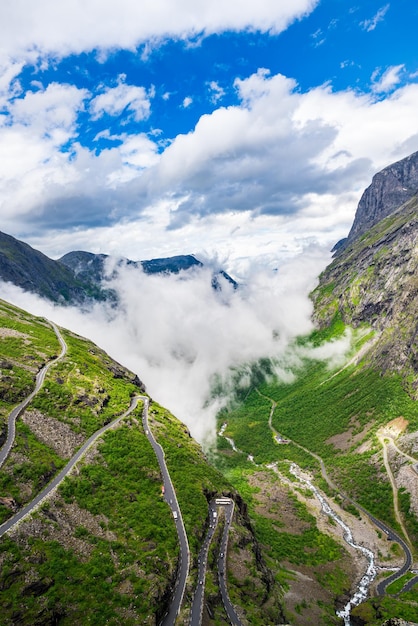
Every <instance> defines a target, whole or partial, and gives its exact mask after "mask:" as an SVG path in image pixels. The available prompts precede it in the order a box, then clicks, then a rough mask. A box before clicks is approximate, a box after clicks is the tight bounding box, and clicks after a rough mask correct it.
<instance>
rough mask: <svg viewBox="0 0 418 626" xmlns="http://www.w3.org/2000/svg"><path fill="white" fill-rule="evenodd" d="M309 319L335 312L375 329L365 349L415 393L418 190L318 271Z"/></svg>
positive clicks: (322, 321) (325, 319)
mask: <svg viewBox="0 0 418 626" xmlns="http://www.w3.org/2000/svg"><path fill="white" fill-rule="evenodd" d="M312 299H313V302H314V305H315V314H314V319H315V321H316V322H317V323H318V325H319V326H320V328H325V327H326V326H328V325H330V324H331V323H332V322H333V320H335V319H336V318H338V317H340V318H341V319H342V320H343V322H344V323H345V324H350V325H352V326H353V327H358V326H359V325H362V324H366V325H370V326H371V327H372V328H373V329H374V330H375V331H376V333H377V334H378V335H379V338H378V341H377V342H376V344H375V346H374V347H373V349H372V350H371V351H370V352H369V358H370V359H371V361H372V362H373V363H374V364H375V365H376V366H377V367H378V368H380V369H381V370H382V371H398V372H402V375H403V376H404V379H405V383H406V384H407V386H408V389H409V390H410V392H411V393H412V394H414V395H415V397H417V393H418V325H417V319H418V196H414V197H413V198H412V199H411V200H409V201H408V202H406V203H405V204H403V205H402V206H401V207H399V208H398V209H397V210H395V211H393V212H392V214H391V215H389V216H388V217H386V218H384V219H383V220H381V221H380V222H378V223H377V224H376V225H375V226H373V227H372V228H370V229H369V230H368V231H367V232H366V233H364V234H363V235H362V236H361V237H359V238H357V239H355V240H354V241H352V242H351V243H349V244H348V245H347V247H346V248H345V249H344V250H343V251H342V252H341V253H340V254H338V255H337V256H336V258H335V260H334V261H333V262H332V263H331V265H330V266H329V267H328V268H327V269H326V270H325V271H324V272H323V273H322V275H321V276H320V281H319V286H318V287H317V289H316V290H315V291H314V292H313V294H312Z"/></svg>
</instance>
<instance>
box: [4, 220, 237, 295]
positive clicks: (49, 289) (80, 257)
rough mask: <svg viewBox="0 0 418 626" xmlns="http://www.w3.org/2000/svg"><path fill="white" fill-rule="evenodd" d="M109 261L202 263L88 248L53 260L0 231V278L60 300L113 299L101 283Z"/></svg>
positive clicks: (148, 265) (162, 265)
mask: <svg viewBox="0 0 418 626" xmlns="http://www.w3.org/2000/svg"><path fill="white" fill-rule="evenodd" d="M109 261H110V262H111V263H112V267H113V273H114V272H115V270H117V268H119V267H121V266H123V265H128V266H130V267H134V268H137V269H138V270H141V271H144V272H145V273H146V274H178V273H180V272H183V271H189V270H193V269H194V268H201V267H203V263H202V262H201V261H199V260H198V259H196V258H195V257H194V256H192V255H190V254H189V255H178V256H173V257H168V258H161V259H151V260H147V261H131V260H130V259H125V258H116V257H110V256H109V255H107V254H93V253H91V252H83V251H76V252H68V253H67V254H65V255H64V256H63V257H61V258H60V259H58V260H57V261H55V260H52V259H50V258H48V257H47V256H46V255H45V254H42V253H41V252H39V251H38V250H35V249H34V248H32V247H31V246H29V245H28V244H26V243H24V242H22V241H19V240H18V239H15V238H14V237H11V236H10V235H7V234H5V233H2V232H0V280H3V281H5V282H11V283H13V284H14V285H17V286H18V287H21V288H22V289H25V290H26V291H30V292H32V293H36V294H38V295H40V296H42V297H44V298H48V299H49V300H53V301H54V302H59V303H61V304H75V305H80V304H84V303H87V302H88V301H91V300H108V299H110V300H113V301H116V299H117V298H116V294H115V292H114V291H113V290H111V289H109V288H106V286H105V284H104V283H103V281H104V279H105V278H106V277H107V276H108V274H107V271H106V264H107V262H109ZM223 281H225V283H224V284H229V285H232V287H233V288H234V289H236V288H237V287H238V284H237V283H236V282H235V280H234V279H233V278H231V277H230V276H229V275H228V274H227V273H226V272H225V271H223V270H217V271H214V272H213V274H212V280H211V282H212V287H213V288H214V289H215V290H221V289H222V283H223Z"/></svg>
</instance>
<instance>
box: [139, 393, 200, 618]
mask: <svg viewBox="0 0 418 626" xmlns="http://www.w3.org/2000/svg"><path fill="white" fill-rule="evenodd" d="M140 398H141V400H143V402H144V410H143V412H142V425H143V427H144V431H145V434H146V436H147V437H148V440H149V442H150V443H151V445H152V448H153V450H154V452H155V455H156V457H157V459H158V463H159V465H160V470H161V474H162V477H163V484H164V499H165V501H166V502H167V504H168V505H169V507H170V508H171V512H172V514H173V518H174V522H175V524H176V529H177V535H178V538H179V544H180V561H179V568H178V572H177V582H176V587H175V590H174V594H173V596H172V600H171V604H170V608H169V611H168V613H167V614H166V615H165V616H164V618H163V620H162V621H161V626H173V625H174V624H175V623H176V619H177V615H178V614H179V612H180V608H181V605H182V602H183V597H184V592H185V589H186V582H187V577H188V575H189V568H190V551H189V542H188V541H187V534H186V529H185V528H184V522H183V517H182V515H181V511H180V507H179V504H178V502H177V496H176V492H175V490H174V487H173V483H172V482H171V478H170V474H169V472H168V469H167V465H166V463H165V457H164V450H163V449H162V447H161V446H160V444H159V443H157V441H156V440H155V438H154V435H153V434H152V432H151V429H150V427H149V424H148V408H149V398H148V397H147V396H140Z"/></svg>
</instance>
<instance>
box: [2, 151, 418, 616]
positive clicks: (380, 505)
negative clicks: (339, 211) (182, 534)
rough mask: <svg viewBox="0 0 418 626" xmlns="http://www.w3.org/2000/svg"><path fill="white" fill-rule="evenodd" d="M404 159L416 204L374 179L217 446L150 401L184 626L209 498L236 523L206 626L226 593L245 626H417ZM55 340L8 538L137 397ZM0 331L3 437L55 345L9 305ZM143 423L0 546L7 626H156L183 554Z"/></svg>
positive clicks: (411, 212)
mask: <svg viewBox="0 0 418 626" xmlns="http://www.w3.org/2000/svg"><path fill="white" fill-rule="evenodd" d="M404 161H406V162H408V163H409V165H408V166H406V165H405V164H403V165H402V166H399V164H394V166H393V168H394V169H393V170H392V174H390V176H386V175H385V176H383V178H382V180H383V181H385V180H386V179H387V180H389V179H390V178H391V177H392V175H393V176H395V174H393V172H398V173H399V172H404V173H405V176H406V177H407V180H408V181H409V183H408V184H407V183H406V179H405V180H403V179H402V178H400V179H399V180H398V183H399V185H401V186H402V187H405V188H406V187H408V185H409V192H408V193H409V196H408V197H407V198H405V197H404V196H402V197H401V198H400V200H399V199H398V201H396V202H395V200H394V199H393V198H395V196H396V194H394V186H393V185H392V183H391V184H390V185H388V184H386V183H385V182H383V183H382V184H380V183H378V184H377V183H376V184H375V187H374V189H375V193H376V198H377V196H378V195H379V194H380V200H379V202H378V201H377V199H373V194H371V192H370V194H371V195H369V196H368V198H369V199H368V201H367V203H360V205H359V212H358V213H359V215H360V217H358V216H356V219H357V217H358V219H357V221H358V223H360V224H362V226H361V228H360V229H359V230H357V234H356V235H355V236H354V235H353V236H352V237H351V238H349V239H348V240H347V241H346V242H345V244H343V245H342V246H340V248H339V250H338V252H337V254H336V256H335V257H334V260H333V261H332V263H331V264H330V266H329V267H328V268H326V269H325V271H324V272H323V273H322V274H321V276H320V277H319V284H318V287H317V288H316V289H315V290H314V291H313V293H312V295H311V296H312V301H313V306H314V314H313V319H314V322H315V329H314V330H313V331H312V333H311V334H310V335H309V336H306V337H299V338H297V340H296V341H295V342H294V345H292V346H291V347H290V348H289V351H288V353H287V354H285V355H284V356H281V357H277V358H276V359H261V360H260V361H259V362H257V363H243V364H242V365H241V366H240V365H239V364H236V365H235V366H234V368H233V371H232V372H231V379H232V380H229V381H228V382H227V390H226V392H225V396H224V397H222V391H223V390H222V387H221V381H217V386H216V388H214V389H213V394H212V395H213V398H212V400H214V401H216V400H219V401H220V402H219V404H220V405H221V406H223V408H222V409H221V410H220V411H219V413H218V416H217V427H216V432H217V436H216V445H214V446H212V447H209V448H208V449H207V450H206V451H205V453H203V451H202V449H201V448H200V446H198V445H197V444H196V442H194V441H193V439H192V438H191V437H190V435H189V433H188V431H187V428H186V427H185V426H184V425H183V424H181V423H180V422H178V420H176V419H175V417H174V416H172V415H171V414H170V412H169V411H168V410H167V409H165V408H163V407H161V406H159V405H158V404H157V403H156V402H154V401H152V400H150V411H149V413H150V422H149V423H150V428H151V429H152V431H153V432H155V436H156V438H157V440H158V442H159V443H160V445H161V446H162V447H163V450H164V454H165V458H166V461H167V466H168V468H169V471H170V474H171V477H172V481H173V485H174V487H175V490H176V492H177V497H178V502H179V508H180V510H181V512H182V514H183V518H184V524H185V529H186V532H187V536H188V538H189V543H190V554H191V570H190V575H189V578H188V583H187V587H186V593H185V596H184V603H183V608H182V612H181V614H180V616H179V618H178V624H183V623H184V624H186V623H189V615H190V613H189V610H190V606H191V603H192V599H193V597H194V592H195V589H196V586H197V585H198V584H200V580H201V579H200V577H199V578H198V577H197V575H198V566H199V563H198V559H199V556H198V555H199V550H200V547H201V545H202V543H203V539H204V536H205V532H206V530H207V528H208V526H210V518H209V516H208V501H210V500H211V498H212V497H213V496H214V495H216V494H222V495H224V496H229V497H232V498H233V499H234V501H235V514H234V519H233V523H232V526H231V529H230V532H229V544H228V548H227V550H226V557H227V558H226V562H225V563H226V567H225V571H224V570H223V569H220V566H219V549H220V548H219V546H220V543H219V542H220V535H221V529H218V530H217V533H216V536H214V538H213V541H215V543H214V544H213V546H212V547H211V548H210V550H209V555H208V558H207V565H208V571H207V574H206V576H205V579H204V582H205V585H204V599H205V604H204V614H203V615H204V620H205V621H204V623H205V624H208V626H209V625H212V624H213V625H215V624H218V623H223V622H225V620H226V619H227V617H226V613H225V611H224V605H223V602H222V599H221V595H220V589H221V587H222V584H221V583H220V580H225V581H226V584H227V587H228V590H229V593H230V597H231V602H232V603H233V604H234V606H235V607H236V609H237V611H238V612H239V614H240V617H241V620H242V623H247V624H251V625H252V626H253V625H254V626H267V625H269V624H271V625H273V624H292V626H307V625H308V624H319V625H321V626H322V625H324V626H325V625H326V626H331V625H332V626H334V625H335V626H341V625H342V624H343V622H344V623H348V620H349V623H351V624H353V626H354V624H355V626H366V625H367V626H382V625H383V623H385V624H386V623H394V622H393V620H394V619H395V618H396V619H403V620H405V621H406V622H407V623H417V622H418V593H417V587H418V577H417V575H416V571H415V570H414V569H413V567H414V559H415V560H416V546H417V545H418V492H417V471H416V467H417V465H418V453H417V450H418V411H417V400H416V398H417V390H418V371H417V362H418V358H417V319H418V315H417V314H418V311H417V300H418V297H417V296H418V294H417V276H418V267H417V263H418V254H417V250H418V248H417V242H418V236H417V235H418V232H417V214H418V196H417V191H418V190H415V192H414V191H413V184H412V182H411V181H412V179H413V175H412V171H413V163H414V162H415V155H411V158H410V159H409V161H408V160H404ZM400 163H403V162H400ZM386 169H387V170H388V171H391V166H390V167H389V168H386ZM402 175H403V174H402ZM379 180H380V177H379V175H376V176H375V178H374V180H373V183H372V186H373V184H374V183H375V182H376V181H379ZM398 183H397V184H398ZM385 185H386V186H385ZM379 190H380V191H379ZM386 192H387V193H386ZM387 194H388V196H389V197H386V195H387ZM398 202H399V204H398ZM378 205H379V207H386V208H383V209H379V210H376V211H374V217H372V218H370V221H368V220H369V217H370V211H369V209H367V211H366V209H364V207H365V206H367V207H369V208H370V207H373V206H378ZM390 205H391V209H390V210H388V209H387V207H388V206H390ZM364 211H366V215H365V214H364ZM387 211H388V212H387ZM367 216H369V217H367ZM362 229H363V230H362ZM360 231H361V232H360ZM73 254H75V255H76V256H75V257H73V260H74V261H77V255H80V256H79V257H78V260H80V258H81V261H82V263H81V264H80V265H79V266H78V268H79V270H80V271H81V272H83V271H84V270H83V267H86V266H87V267H86V270H85V271H86V274H84V275H83V274H82V273H81V275H80V272H79V274H78V276H76V274H75V273H74V272H73V275H74V277H75V278H77V279H79V280H82V281H84V280H87V281H91V282H93V283H94V282H95V281H96V282H97V279H98V277H100V275H101V272H102V270H103V262H104V258H103V257H101V256H98V258H97V257H96V255H91V256H90V255H89V253H73ZM70 258H71V257H70ZM90 262H91V263H90ZM89 263H90V265H89ZM128 263H129V261H128ZM67 269H68V270H69V268H67ZM72 271H73V270H72ZM93 276H95V277H94V280H93ZM61 333H62V335H63V336H64V338H65V341H66V342H67V344H68V355H67V357H66V358H64V359H63V360H61V361H59V362H57V363H55V365H53V366H51V368H50V369H49V371H48V375H47V378H46V381H45V385H44V387H43V388H42V389H41V391H40V392H39V393H38V394H37V395H36V396H35V398H34V399H33V400H32V403H31V404H30V405H29V406H28V407H27V408H26V409H25V411H24V412H23V414H22V415H21V417H20V418H19V420H18V422H17V437H16V443H15V446H14V447H13V448H12V451H11V453H10V456H9V457H8V459H7V461H6V463H5V465H4V466H3V467H2V468H1V470H0V515H1V516H2V518H0V521H1V520H2V519H3V520H4V519H6V518H8V517H10V516H11V515H12V512H13V511H14V510H16V509H20V508H21V507H22V506H23V505H24V504H25V503H27V502H29V501H30V500H31V498H32V497H33V495H34V494H35V493H38V492H39V490H40V489H42V488H43V486H44V485H45V484H46V483H48V481H49V480H50V479H51V477H52V476H54V475H55V474H56V473H57V471H59V469H60V468H61V467H63V465H64V464H65V463H66V461H67V459H68V458H69V457H70V455H71V454H72V452H73V451H74V450H75V449H76V448H78V447H79V446H80V445H81V444H82V442H83V441H85V440H86V439H87V438H88V436H89V435H90V434H91V433H92V432H95V431H96V429H97V428H99V427H101V426H102V425H104V424H109V423H113V422H112V421H111V420H112V419H113V417H114V416H115V415H121V414H123V411H124V410H126V406H127V405H128V404H129V402H130V400H131V397H132V394H138V393H140V394H141V395H142V396H144V395H146V393H145V391H144V387H143V385H142V383H141V381H140V380H139V379H138V377H137V376H135V375H134V374H132V373H130V372H129V371H128V370H126V369H125V368H124V367H123V366H122V365H120V364H117V363H114V362H113V361H112V360H111V359H110V357H109V356H108V355H106V354H105V353H103V351H101V350H100V349H99V348H98V347H97V346H94V345H93V344H92V343H91V342H89V341H88V340H86V339H82V338H81V337H78V336H76V335H74V334H73V333H70V332H68V331H65V330H64V329H61ZM0 334H1V342H0V399H1V403H0V419H2V420H3V422H4V421H5V418H6V415H7V414H8V413H9V411H10V410H11V408H12V407H13V406H15V405H16V404H17V402H19V401H20V400H21V399H22V398H23V397H25V396H26V395H27V394H28V393H29V391H30V390H31V389H32V388H33V385H34V378H35V375H36V373H37V372H38V370H39V368H40V367H41V366H42V365H43V364H44V363H45V362H50V361H51V359H53V358H54V357H56V355H57V353H58V352H59V345H58V342H57V337H56V336H55V334H54V332H53V327H51V326H50V325H49V324H48V323H47V322H46V321H45V320H44V319H40V318H34V317H32V316H31V315H30V314H29V313H27V312H24V311H21V310H18V309H15V308H14V307H12V306H11V305H8V304H7V303H0ZM231 388H233V397H232V398H230V399H229V401H226V399H225V398H226V397H229V396H227V392H230V389H231ZM180 392H181V390H180ZM218 396H221V397H218ZM142 407H143V405H141V406H140V407H138V409H137V410H136V411H135V412H133V413H132V414H130V415H129V416H128V417H126V418H124V421H122V422H121V423H120V425H118V426H117V427H116V426H115V427H112V429H110V430H109V431H108V432H107V433H106V434H104V435H103V436H102V438H101V439H100V440H98V441H97V443H96V444H94V445H93V446H92V448H91V449H90V451H89V452H88V453H87V454H86V455H85V458H84V460H83V462H82V463H81V464H80V465H79V467H78V470H77V471H75V472H73V474H72V475H71V476H69V477H68V478H67V479H66V480H65V482H64V483H63V484H62V486H61V487H60V488H59V489H58V490H57V491H56V493H55V495H54V496H53V497H51V499H50V500H48V501H45V502H44V503H43V504H42V505H41V507H40V508H39V509H38V511H37V512H36V513H35V514H34V515H33V516H32V517H29V518H27V519H25V520H24V521H23V522H22V524H21V525H20V526H19V527H18V528H17V529H16V530H14V531H13V532H11V533H10V534H9V535H8V536H7V535H6V536H4V537H2V538H1V540H0V589H1V590H2V594H1V598H0V605H1V611H2V620H3V622H4V623H5V625H6V626H11V625H12V624H16V623H21V624H39V625H40V624H63V625H64V626H65V625H66V624H84V623H109V624H115V626H116V625H117V624H119V623H124V624H128V625H129V624H138V623H141V624H154V623H159V621H160V619H161V617H162V615H163V613H164V611H165V610H166V609H167V607H168V604H169V598H170V597H171V593H172V590H173V587H174V585H175V580H176V567H177V564H178V559H179V552H178V542H177V535H176V533H175V526H174V524H173V517H172V515H171V514H170V511H169V509H168V508H167V503H165V502H164V498H163V495H162V493H161V473H160V470H159V466H158V464H157V463H156V460H155V456H153V454H152V450H151V448H150V446H149V441H148V440H147V438H146V432H145V430H144V427H143V423H142V422H141V410H142ZM3 432H4V433H5V428H4V427H3ZM221 523H222V524H224V523H225V518H223V520H222V519H221ZM220 528H222V527H220ZM350 537H351V538H350ZM221 567H223V566H222V565H221ZM368 568H369V569H368ZM388 570H390V572H388ZM224 575H225V578H222V577H223V576H224ZM202 584H203V580H202ZM202 591H203V588H202ZM343 616H344V617H343ZM390 618H392V621H390V622H388V621H387V620H389V619H390Z"/></svg>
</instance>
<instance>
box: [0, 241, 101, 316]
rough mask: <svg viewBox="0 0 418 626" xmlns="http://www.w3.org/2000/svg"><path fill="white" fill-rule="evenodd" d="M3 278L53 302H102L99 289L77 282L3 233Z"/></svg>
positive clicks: (0, 270)
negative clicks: (90, 299)
mask: <svg viewBox="0 0 418 626" xmlns="http://www.w3.org/2000/svg"><path fill="white" fill-rule="evenodd" d="M0 278H1V280H4V281H5V282H11V283H13V284H14V285H17V286H18V287H21V288H22V289H24V290H26V291H31V292H33V293H37V294H38V295H40V296H42V297H45V298H48V299H49V300H53V301H54V302H61V303H68V302H75V303H78V304H80V303H82V302H84V301H86V300H87V299H89V298H94V299H102V298H103V294H102V293H101V291H100V289H99V288H98V287H97V286H96V285H92V284H90V283H88V282H83V281H80V280H79V279H77V277H76V276H75V275H74V273H73V272H72V271H71V270H70V269H68V268H67V267H66V266H65V265H63V264H61V263H58V262H57V261H53V260H52V259H50V258H48V257H47V256H46V255H45V254H42V252H39V251H38V250H35V249H34V248H31V246H29V245H28V244H26V243H24V242H22V241H19V240H18V239H15V238H14V237H11V236H10V235H7V234H5V233H2V232H0Z"/></svg>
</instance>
